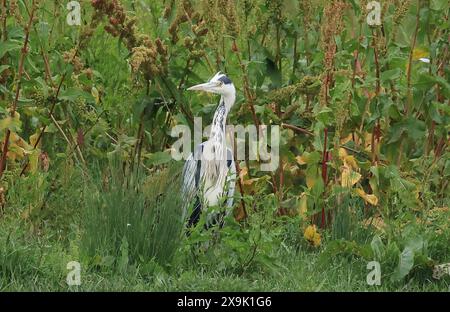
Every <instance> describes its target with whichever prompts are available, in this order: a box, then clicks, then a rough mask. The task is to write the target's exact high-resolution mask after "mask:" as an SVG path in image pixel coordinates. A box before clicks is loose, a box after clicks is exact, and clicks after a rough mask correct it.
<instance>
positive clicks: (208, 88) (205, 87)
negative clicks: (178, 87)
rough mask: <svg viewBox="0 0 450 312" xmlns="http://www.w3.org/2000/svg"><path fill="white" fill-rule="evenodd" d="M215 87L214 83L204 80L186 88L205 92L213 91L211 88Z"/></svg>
mask: <svg viewBox="0 0 450 312" xmlns="http://www.w3.org/2000/svg"><path fill="white" fill-rule="evenodd" d="M214 87H216V85H215V84H214V83H211V82H205V83H201V84H198V85H195V86H192V87H190V88H188V90H189V91H205V92H214V91H213V89H214Z"/></svg>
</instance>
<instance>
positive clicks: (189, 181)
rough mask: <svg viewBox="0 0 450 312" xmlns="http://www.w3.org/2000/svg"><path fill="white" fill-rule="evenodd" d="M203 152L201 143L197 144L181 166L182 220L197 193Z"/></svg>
mask: <svg viewBox="0 0 450 312" xmlns="http://www.w3.org/2000/svg"><path fill="white" fill-rule="evenodd" d="M202 152H203V143H202V144H199V145H197V147H196V148H195V150H194V152H193V153H191V155H189V157H188V158H187V159H186V163H185V164H184V167H183V173H182V175H183V186H182V189H181V190H182V193H183V212H182V218H183V219H182V220H183V221H184V220H185V218H186V215H187V212H188V208H189V205H190V204H191V203H192V200H193V198H194V197H195V196H196V195H197V191H198V184H199V180H200V172H201V161H200V159H201V154H202Z"/></svg>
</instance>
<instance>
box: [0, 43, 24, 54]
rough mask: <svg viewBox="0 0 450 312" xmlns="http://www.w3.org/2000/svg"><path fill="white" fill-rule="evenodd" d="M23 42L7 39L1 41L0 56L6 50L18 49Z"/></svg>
mask: <svg viewBox="0 0 450 312" xmlns="http://www.w3.org/2000/svg"><path fill="white" fill-rule="evenodd" d="M22 45H23V43H22V42H21V41H17V40H8V41H6V42H2V44H1V45H0V58H2V57H3V56H4V55H5V54H6V53H7V52H11V51H15V50H19V49H20V48H22Z"/></svg>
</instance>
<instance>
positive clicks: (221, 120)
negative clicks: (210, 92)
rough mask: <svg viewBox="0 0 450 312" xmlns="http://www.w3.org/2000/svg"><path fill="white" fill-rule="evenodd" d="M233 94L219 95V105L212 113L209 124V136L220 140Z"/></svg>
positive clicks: (232, 102)
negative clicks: (210, 123)
mask: <svg viewBox="0 0 450 312" xmlns="http://www.w3.org/2000/svg"><path fill="white" fill-rule="evenodd" d="M234 101H235V95H234V94H231V95H222V96H221V97H220V102H219V106H217V109H216V112H215V113H214V118H213V122H212V125H211V138H212V139H215V140H218V141H219V140H222V139H223V138H224V135H225V127H226V123H227V116H228V112H229V111H230V109H231V107H232V106H233V104H234Z"/></svg>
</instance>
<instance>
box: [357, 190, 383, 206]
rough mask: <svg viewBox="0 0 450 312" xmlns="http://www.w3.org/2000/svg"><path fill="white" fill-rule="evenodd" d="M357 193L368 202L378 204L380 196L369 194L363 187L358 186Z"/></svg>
mask: <svg viewBox="0 0 450 312" xmlns="http://www.w3.org/2000/svg"><path fill="white" fill-rule="evenodd" d="M356 193H357V194H358V195H359V196H360V197H361V198H362V199H364V200H365V201H366V202H367V203H369V204H371V205H373V206H376V205H378V197H376V196H375V195H373V194H367V193H366V192H364V190H363V189H362V188H358V189H356Z"/></svg>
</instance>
